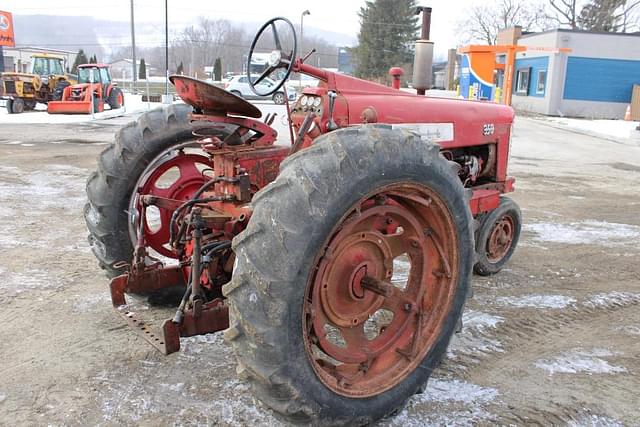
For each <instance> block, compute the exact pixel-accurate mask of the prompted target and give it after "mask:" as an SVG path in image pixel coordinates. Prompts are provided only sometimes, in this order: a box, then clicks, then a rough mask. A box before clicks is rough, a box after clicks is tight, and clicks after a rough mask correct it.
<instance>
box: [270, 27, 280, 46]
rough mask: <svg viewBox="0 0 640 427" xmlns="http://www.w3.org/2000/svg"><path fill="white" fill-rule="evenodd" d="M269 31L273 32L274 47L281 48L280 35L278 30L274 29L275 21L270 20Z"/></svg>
mask: <svg viewBox="0 0 640 427" xmlns="http://www.w3.org/2000/svg"><path fill="white" fill-rule="evenodd" d="M271 31H272V32H273V40H274V42H275V43H276V49H278V50H282V44H281V43H280V36H278V30H277V29H276V21H271Z"/></svg>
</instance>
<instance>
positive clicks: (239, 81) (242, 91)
mask: <svg viewBox="0 0 640 427" xmlns="http://www.w3.org/2000/svg"><path fill="white" fill-rule="evenodd" d="M251 78H253V79H257V78H258V76H251ZM275 84H276V82H275V81H273V80H271V79H270V78H268V77H267V78H265V79H264V80H262V81H261V82H260V83H258V84H257V85H256V89H257V90H258V92H263V93H264V92H268V91H269V89H270V88H271V87H273V86H274V85H275ZM224 88H225V89H226V90H228V91H229V92H231V93H233V94H234V95H238V96H241V97H242V98H246V99H268V98H271V99H273V102H275V103H276V104H284V90H283V89H282V88H280V90H278V92H276V93H274V94H273V95H269V96H258V95H256V94H255V93H254V92H253V91H252V90H251V88H250V87H249V78H248V77H247V76H246V75H237V76H231V77H229V78H228V80H227V81H226V82H225V84H224ZM287 95H288V96H289V101H295V100H296V96H297V94H296V89H295V88H294V87H293V86H290V85H288V84H287Z"/></svg>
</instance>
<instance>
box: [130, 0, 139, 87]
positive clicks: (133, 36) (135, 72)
mask: <svg viewBox="0 0 640 427" xmlns="http://www.w3.org/2000/svg"><path fill="white" fill-rule="evenodd" d="M131 61H132V64H131V68H132V69H133V81H132V83H131V84H132V85H133V83H135V82H136V81H138V70H137V68H138V67H137V66H136V31H135V23H134V19H133V0H131ZM132 92H133V91H132Z"/></svg>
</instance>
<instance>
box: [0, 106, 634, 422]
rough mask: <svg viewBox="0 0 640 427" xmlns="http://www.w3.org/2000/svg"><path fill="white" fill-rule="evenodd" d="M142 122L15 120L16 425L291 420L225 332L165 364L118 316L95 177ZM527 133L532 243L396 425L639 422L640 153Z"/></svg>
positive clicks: (2, 232)
mask: <svg viewBox="0 0 640 427" xmlns="http://www.w3.org/2000/svg"><path fill="white" fill-rule="evenodd" d="M263 108H270V109H274V108H275V107H265V106H263ZM128 120H131V117H120V118H116V119H112V120H102V121H100V122H89V123H78V124H49V125H44V124H43V125H24V124H2V126H0V304H1V306H2V312H1V314H0V342H2V345H1V346H0V360H2V361H3V363H2V364H1V365H0V378H1V381H0V425H139V424H141V425H153V426H164V425H189V424H207V425H210V424H218V425H269V426H271V425H279V422H278V421H277V420H276V419H275V418H274V417H273V414H272V413H271V412H270V411H269V410H267V409H265V408H263V407H261V406H260V405H259V404H257V403H255V402H254V401H253V399H252V397H251V394H250V391H249V389H248V387H247V385H246V384H245V383H243V382H242V381H240V380H238V379H237V378H236V376H235V369H234V368H235V365H234V360H233V356H232V354H231V352H230V349H229V347H228V346H227V345H226V344H225V343H224V342H223V339H222V337H221V334H213V335H207V336H200V337H193V338H188V339H183V343H182V344H183V350H182V351H181V352H180V353H178V354H174V355H171V356H169V357H165V356H161V355H160V354H158V353H157V352H156V351H155V350H153V349H152V348H151V347H150V346H149V345H147V344H146V343H145V342H143V341H142V340H140V339H139V338H138V337H137V335H136V334H134V333H133V332H132V331H130V330H129V329H128V328H127V327H126V326H124V325H123V322H122V321H121V320H120V318H119V317H117V316H116V315H115V314H114V313H113V311H112V309H111V307H110V301H109V298H108V294H107V283H108V282H107V279H106V278H105V277H104V275H103V274H102V272H101V271H100V270H99V268H98V267H97V264H96V262H95V259H94V258H93V256H92V254H91V252H90V250H89V247H88V244H87V239H86V230H85V226H84V221H83V219H82V206H83V204H84V199H85V194H84V183H85V180H86V178H87V176H88V175H89V174H90V172H91V171H92V170H93V169H94V168H95V162H96V156H97V154H98V153H99V152H100V151H101V150H102V149H103V148H104V146H105V145H106V144H108V143H109V142H110V141H111V140H112V138H113V133H114V132H115V131H116V130H117V129H118V128H119V127H120V126H122V124H124V123H126V122H127V121H128ZM514 129H515V130H514V138H513V143H512V158H511V164H510V172H511V174H513V175H514V176H516V177H517V183H516V188H517V191H516V193H514V195H513V197H514V199H515V200H516V201H517V202H518V203H519V204H520V206H521V207H522V212H523V216H524V223H525V224H524V231H523V235H522V240H521V244H520V247H519V248H518V250H517V252H516V253H515V255H514V258H513V259H512V262H511V263H510V264H509V265H508V267H507V268H506V269H505V270H503V271H502V272H501V273H500V274H498V275H496V276H493V277H491V278H481V277H474V288H475V297H474V299H473V300H471V301H470V302H469V304H468V306H467V310H466V312H465V314H464V328H463V330H462V332H461V333H460V334H458V335H456V337H455V338H454V341H453V342H452V344H451V347H450V349H449V357H448V358H447V359H446V360H445V362H444V363H443V364H442V366H441V367H440V368H439V369H438V370H437V371H436V372H434V375H433V378H432V380H431V381H430V383H429V385H428V387H427V390H426V392H425V393H423V394H421V395H416V396H414V397H413V398H412V399H411V400H410V402H409V403H408V405H407V407H406V408H405V409H404V410H403V411H402V412H401V413H400V414H398V415H397V416H396V417H394V418H391V419H387V420H384V421H383V422H382V423H381V424H382V425H385V426H412V425H416V426H417V425H425V424H437V425H445V424H446V425H475V424H494V423H499V424H516V425H522V424H535V423H537V424H543V425H597V426H608V425H611V426H613V425H634V424H635V425H637V423H638V420H639V419H640V409H639V406H638V404H637V403H638V400H637V396H638V391H639V390H640V376H639V375H640V357H639V356H638V355H640V310H638V307H639V305H640V245H639V243H640V201H639V200H638V198H637V197H636V195H637V189H638V188H639V186H640V147H638V146H635V145H625V144H619V143H615V142H613V141H608V140H603V139H598V138H595V137H591V136H586V135H582V134H574V133H571V132H568V131H565V130H560V129H555V128H551V127H549V126H547V125H545V124H544V123H540V122H537V121H532V120H529V119H524V118H518V120H517V123H516V125H515V128H514ZM139 304H140V306H141V308H145V307H146V306H145V303H144V301H139ZM148 312H149V313H153V315H154V317H156V318H162V317H168V316H169V315H170V311H167V310H160V309H157V308H149V310H148Z"/></svg>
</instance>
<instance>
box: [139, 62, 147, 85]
mask: <svg viewBox="0 0 640 427" xmlns="http://www.w3.org/2000/svg"><path fill="white" fill-rule="evenodd" d="M138 78H139V79H140V80H146V79H147V64H146V63H145V62H144V58H141V59H140V68H138Z"/></svg>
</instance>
